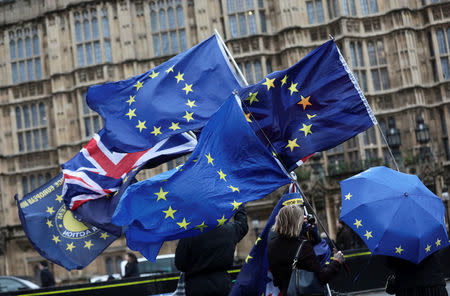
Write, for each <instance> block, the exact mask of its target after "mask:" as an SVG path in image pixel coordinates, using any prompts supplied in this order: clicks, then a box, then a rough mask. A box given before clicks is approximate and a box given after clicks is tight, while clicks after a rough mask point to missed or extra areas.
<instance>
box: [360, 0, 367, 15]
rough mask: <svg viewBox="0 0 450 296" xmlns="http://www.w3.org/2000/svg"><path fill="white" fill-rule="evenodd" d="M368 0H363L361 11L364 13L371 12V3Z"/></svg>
mask: <svg viewBox="0 0 450 296" xmlns="http://www.w3.org/2000/svg"><path fill="white" fill-rule="evenodd" d="M367 1H368V0H361V11H362V14H363V15H368V14H369V6H368V5H369V4H368V3H367Z"/></svg>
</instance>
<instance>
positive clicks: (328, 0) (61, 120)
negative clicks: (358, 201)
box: [0, 0, 450, 282]
mask: <svg viewBox="0 0 450 296" xmlns="http://www.w3.org/2000/svg"><path fill="white" fill-rule="evenodd" d="M449 23H450V3H449V2H448V1H437V0H390V1H387V0H195V1H194V0H188V1H186V0H183V1H182V0H159V1H150V0H92V1H86V0H85V1H83V0H0V127H1V128H0V274H2V275H6V274H8V275H27V276H31V277H34V276H35V275H36V273H37V269H36V268H37V263H38V262H39V260H41V257H40V256H39V255H38V254H37V253H36V252H35V251H34V250H33V249H32V247H31V245H30V244H29V243H28V240H27V238H26V237H25V236H24V233H23V231H22V229H21V226H20V222H19V218H18V216H17V210H16V206H15V201H14V199H13V196H14V194H15V193H16V192H17V193H19V195H21V196H22V195H23V194H25V193H27V192H29V191H31V190H32V189H33V188H36V187H37V186H39V185H40V184H43V183H44V182H45V181H46V180H49V179H50V178H51V177H53V176H55V175H56V174H58V173H59V171H60V165H61V164H62V163H64V162H66V161H68V160H69V159H70V158H71V157H73V156H74V155H75V154H76V153H77V152H78V151H79V150H80V148H81V147H82V146H83V144H85V143H86V142H87V140H88V139H89V138H90V137H91V135H92V134H93V133H94V132H95V131H97V130H99V129H100V128H101V126H102V120H101V118H100V117H99V116H98V115H97V114H95V113H94V112H92V111H91V110H90V109H89V108H88V107H87V105H86V103H85V100H84V97H85V94H86V89H87V87H88V86H89V85H93V84H98V83H103V82H106V81H116V80H121V79H125V78H127V77H131V76H133V75H136V74H138V73H142V72H144V71H146V70H148V69H151V68H152V67H154V66H156V65H158V64H160V63H161V62H163V61H165V60H166V59H168V58H170V57H171V56H173V55H174V54H177V53H179V52H181V51H183V50H185V49H187V48H189V47H191V46H193V45H195V44H196V43H198V42H200V41H202V40H203V39H205V38H207V37H208V36H210V35H211V34H212V33H213V32H214V29H217V30H218V32H219V33H220V34H221V35H222V36H223V38H224V39H225V41H226V43H227V46H228V47H229V49H230V50H231V52H232V54H233V56H234V58H235V59H236V61H237V63H238V65H239V66H240V68H241V69H242V71H243V72H244V75H245V76H246V78H247V80H248V81H249V82H250V83H253V82H257V81H259V80H261V79H262V77H263V76H264V75H265V74H267V73H270V72H272V71H275V70H279V69H284V68H287V67H289V66H290V65H292V64H294V63H295V62H297V61H298V60H299V59H301V58H302V57H303V56H304V55H305V54H306V53H308V52H309V51H310V50H312V49H313V48H314V47H316V46H318V45H320V44H322V43H323V42H325V41H327V40H328V39H329V35H330V34H331V35H332V36H334V38H335V40H336V42H337V44H338V45H339V47H340V50H341V52H342V53H343V55H344V56H345V58H346V60H347V61H348V63H349V65H350V66H351V68H352V70H353V71H354V73H355V74H356V76H357V77H358V80H359V82H360V85H361V88H362V89H363V91H364V93H365V95H366V97H367V99H368V101H369V103H370V105H371V106H372V108H373V110H374V112H375V114H376V116H377V119H378V121H379V123H380V129H378V128H372V129H370V130H368V131H367V132H365V133H363V134H360V135H358V136H357V137H355V138H353V139H351V140H349V141H347V142H346V143H344V144H342V145H340V146H338V147H336V148H334V149H332V150H329V151H326V152H324V153H322V154H321V156H320V155H319V156H318V157H315V159H313V160H311V161H310V163H309V164H308V165H306V166H304V167H302V168H301V169H299V170H298V171H297V173H298V176H299V178H300V181H301V184H302V187H303V189H304V191H305V194H306V195H307V196H308V197H309V198H310V199H311V201H312V203H313V204H314V206H315V208H316V209H317V211H318V214H319V216H320V217H321V218H322V220H323V221H324V222H325V224H326V225H327V227H328V230H329V231H330V233H331V234H332V236H334V235H335V233H336V229H335V221H336V219H337V217H338V216H339V205H340V193H339V187H338V183H337V181H339V180H341V179H343V178H345V177H347V176H349V175H352V174H354V173H356V172H358V171H360V170H362V169H364V168H366V167H368V166H369V165H378V164H383V163H389V162H390V158H389V153H388V150H387V149H386V145H385V144H384V142H383V140H382V134H381V133H380V130H381V131H384V134H386V135H387V137H388V139H390V141H391V142H392V145H391V146H392V147H393V150H394V154H395V156H396V158H397V160H398V163H399V165H400V167H401V169H402V171H406V172H412V173H417V174H419V176H420V177H422V178H423V180H424V182H425V183H426V184H427V186H429V187H430V188H431V189H432V190H433V191H435V192H436V193H437V194H438V195H440V196H441V195H442V194H443V192H444V191H448V189H447V188H448V186H450V173H449V171H450V143H449V135H448V133H449V130H450V80H449V79H450V66H449V62H450V61H449V59H450V25H449ZM419 118H422V119H423V122H424V124H425V125H422V129H423V127H424V126H425V127H426V128H427V131H428V133H429V140H428V141H427V140H426V139H425V140H420V141H419V139H418V138H417V136H416V129H419V127H418V120H419ZM180 161H181V160H180ZM389 164H390V165H391V166H392V164H391V163H389ZM175 165H176V163H175V162H172V163H168V164H165V165H163V166H161V167H159V168H156V169H154V170H151V171H146V172H143V173H141V178H145V177H149V176H151V175H154V174H157V173H159V172H162V171H164V170H166V169H168V168H171V167H173V166H175ZM277 196H279V195H273V196H271V197H268V198H266V199H263V200H260V201H256V202H254V203H252V204H250V205H248V210H249V218H250V219H249V223H250V229H251V231H250V232H249V234H248V235H247V237H246V238H245V239H244V241H243V242H242V243H241V244H240V245H239V247H238V250H237V255H238V257H240V258H245V256H246V255H247V254H248V251H249V250H250V248H251V246H252V245H253V241H254V239H255V235H256V234H257V232H258V231H260V229H261V228H262V227H263V226H264V221H265V220H266V219H267V217H268V215H269V213H270V211H271V208H272V207H273V204H274V202H276V198H277ZM447 207H448V205H447ZM174 248H175V243H168V244H166V245H165V246H164V248H163V252H165V253H171V252H173V251H174ZM125 251H126V243H125V240H124V239H123V238H122V239H119V240H118V241H116V242H115V243H114V244H113V245H111V246H110V247H109V248H108V249H107V250H106V251H105V252H104V253H103V254H102V255H101V256H100V257H99V258H97V259H96V260H95V261H94V262H93V263H92V264H91V265H89V266H88V267H87V268H85V269H84V270H82V271H72V272H67V271H65V270H63V269H62V268H60V267H58V266H54V267H53V268H54V270H55V272H56V277H57V281H58V282H74V281H84V280H86V279H87V278H89V277H90V276H92V275H96V274H97V275H98V274H107V273H113V272H117V271H118V268H119V264H120V261H121V260H122V259H121V258H122V256H123V254H124V252H125Z"/></svg>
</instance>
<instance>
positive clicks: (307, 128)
mask: <svg viewBox="0 0 450 296" xmlns="http://www.w3.org/2000/svg"><path fill="white" fill-rule="evenodd" d="M302 124H303V127H302V128H301V129H300V130H301V131H302V132H304V133H305V137H306V136H307V135H308V134H312V131H311V126H312V124H310V125H306V124H304V123H302Z"/></svg>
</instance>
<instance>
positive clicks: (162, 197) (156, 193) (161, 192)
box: [153, 187, 169, 201]
mask: <svg viewBox="0 0 450 296" xmlns="http://www.w3.org/2000/svg"><path fill="white" fill-rule="evenodd" d="M167 193H169V191H167V192H164V191H163V189H162V187H160V188H159V192H155V193H153V194H155V195H156V196H157V197H158V198H157V199H156V201H158V200H160V199H164V200H167V199H166V194H167Z"/></svg>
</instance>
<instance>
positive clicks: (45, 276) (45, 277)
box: [39, 261, 55, 287]
mask: <svg viewBox="0 0 450 296" xmlns="http://www.w3.org/2000/svg"><path fill="white" fill-rule="evenodd" d="M39 269H40V270H41V273H40V276H41V287H52V286H54V285H55V278H54V277H53V274H52V273H51V271H50V270H48V263H47V261H41V262H40V263H39Z"/></svg>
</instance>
